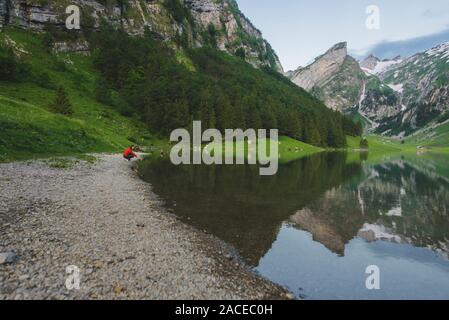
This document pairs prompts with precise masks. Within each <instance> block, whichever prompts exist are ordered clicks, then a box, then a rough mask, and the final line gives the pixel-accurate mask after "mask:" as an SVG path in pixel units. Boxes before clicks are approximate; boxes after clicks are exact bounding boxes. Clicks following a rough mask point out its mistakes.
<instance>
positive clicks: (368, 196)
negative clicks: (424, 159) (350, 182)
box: [362, 161, 449, 250]
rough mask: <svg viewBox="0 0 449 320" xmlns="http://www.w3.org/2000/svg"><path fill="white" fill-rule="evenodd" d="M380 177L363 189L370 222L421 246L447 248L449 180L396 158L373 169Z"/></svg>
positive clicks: (448, 234) (448, 238)
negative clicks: (394, 160) (395, 160)
mask: <svg viewBox="0 0 449 320" xmlns="http://www.w3.org/2000/svg"><path fill="white" fill-rule="evenodd" d="M374 170H376V171H377V172H378V175H379V177H378V178H377V179H376V180H375V181H373V182H370V183H367V184H366V186H364V187H363V188H362V196H363V198H364V199H365V202H366V204H367V208H368V209H367V214H368V216H369V217H370V221H372V222H376V220H377V224H381V225H383V226H385V227H387V228H388V229H390V230H391V231H392V232H393V233H394V234H397V235H399V236H400V237H401V238H402V241H404V242H407V243H411V244H413V245H415V246H419V247H432V248H433V249H442V250H447V248H446V247H447V245H445V244H444V243H446V244H447V243H448V241H449V216H448V213H449V210H448V208H449V183H448V182H447V181H445V180H444V179H440V178H438V177H437V176H435V175H430V174H428V173H427V172H425V171H420V170H419V169H417V168H414V167H412V166H410V165H409V164H408V163H407V162H404V161H397V162H392V163H389V164H386V165H382V166H376V167H375V168H374Z"/></svg>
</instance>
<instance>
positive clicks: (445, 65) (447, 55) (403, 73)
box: [379, 42, 449, 135]
mask: <svg viewBox="0 0 449 320" xmlns="http://www.w3.org/2000/svg"><path fill="white" fill-rule="evenodd" d="M379 77H380V79H381V80H382V81H383V82H384V83H385V84H387V85H388V86H389V87H391V88H393V89H394V90H395V91H396V93H397V94H398V95H399V97H400V100H401V105H402V108H401V110H399V112H397V113H396V114H395V115H394V116H393V117H389V118H387V119H385V120H384V121H383V124H382V125H381V126H380V127H379V132H382V133H389V134H399V135H404V134H405V135H407V134H409V133H411V132H413V131H415V130H417V129H419V128H422V127H423V126H425V125H427V124H429V123H431V122H434V121H437V122H440V123H442V122H444V121H445V118H448V117H449V42H447V43H443V44H441V45H438V46H436V47H434V48H432V49H430V50H427V51H425V52H421V53H418V54H415V55H413V56H412V57H409V58H406V59H404V60H403V61H401V62H400V63H398V64H395V65H394V66H393V67H391V68H389V69H388V70H386V71H384V72H382V73H380V74H379Z"/></svg>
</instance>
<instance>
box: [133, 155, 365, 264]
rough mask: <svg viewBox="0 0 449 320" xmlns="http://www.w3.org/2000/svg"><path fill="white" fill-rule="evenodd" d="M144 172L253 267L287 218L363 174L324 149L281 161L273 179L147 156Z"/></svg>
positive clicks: (184, 213)
mask: <svg viewBox="0 0 449 320" xmlns="http://www.w3.org/2000/svg"><path fill="white" fill-rule="evenodd" d="M141 172H142V176H143V178H144V179H146V180H147V181H149V182H151V183H152V185H153V188H154V192H155V193H156V194H158V195H159V196H160V197H161V198H162V199H163V200H165V201H166V204H167V206H169V207H172V208H174V210H175V212H176V213H177V214H178V215H179V216H181V217H184V218H187V217H190V218H191V221H192V223H194V224H195V225H196V226H198V227H199V228H201V229H207V230H208V231H209V232H212V233H213V234H215V235H217V236H218V237H220V238H221V239H223V240H225V241H227V242H229V243H231V244H232V245H234V246H235V247H236V248H237V249H238V250H239V252H240V254H241V255H242V256H243V257H244V258H246V260H247V261H248V262H249V263H250V264H251V265H254V266H255V265H257V263H258V261H259V259H260V258H261V257H262V256H263V255H264V254H265V253H266V252H267V251H268V249H269V248H270V247H271V245H272V243H273V242H274V241H275V240H276V236H277V233H278V231H279V228H280V226H281V225H282V223H283V222H284V221H286V220H288V218H289V216H291V215H292V214H294V213H295V212H297V211H298V210H300V209H301V208H303V207H304V206H305V205H307V204H308V203H311V202H313V201H315V200H316V199H318V198H319V197H320V196H321V195H323V193H325V192H326V191H327V190H332V189H335V188H337V187H338V186H340V185H341V184H342V183H343V182H344V181H346V180H347V179H349V178H351V177H354V176H357V175H360V174H361V166H360V165H359V164H347V163H346V155H345V154H343V153H323V154H317V155H313V156H311V157H308V158H304V159H300V160H298V161H295V162H291V163H288V164H286V165H283V166H281V167H280V168H279V172H278V174H277V175H275V176H272V177H266V176H265V177H262V176H260V175H259V170H258V167H256V166H179V167H175V166H172V165H171V164H170V163H168V162H167V161H166V160H161V159H153V160H147V161H146V162H144V163H143V164H142V167H141ZM175 204H176V206H175Z"/></svg>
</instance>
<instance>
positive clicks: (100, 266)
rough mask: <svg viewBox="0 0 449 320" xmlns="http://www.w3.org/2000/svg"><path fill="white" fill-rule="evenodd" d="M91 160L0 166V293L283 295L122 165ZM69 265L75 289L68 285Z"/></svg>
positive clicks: (112, 158)
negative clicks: (165, 205)
mask: <svg viewBox="0 0 449 320" xmlns="http://www.w3.org/2000/svg"><path fill="white" fill-rule="evenodd" d="M96 157H97V158H98V161H96V162H94V163H93V164H90V163H88V162H85V161H78V162H77V163H75V164H74V165H73V167H70V168H65V169H57V168H52V167H51V166H49V164H48V162H45V161H28V162H15V163H7V164H0V255H2V256H0V258H1V259H0V299H278V298H285V297H287V296H288V295H287V294H286V291H285V290H284V289H282V288H280V287H278V286H276V285H274V284H272V283H270V282H268V281H266V280H264V279H262V278H260V277H257V276H256V275H254V274H253V273H252V272H250V271H249V270H247V269H246V268H245V267H244V266H243V265H241V264H240V263H238V262H237V260H235V259H230V258H229V253H230V251H229V250H230V249H229V248H228V247H227V246H226V245H225V244H224V243H223V242H221V241H219V240H218V239H216V238H214V237H213V236H211V235H208V234H206V233H203V232H201V231H199V230H196V229H194V228H193V227H190V226H187V225H185V224H183V223H182V222H180V221H178V220H177V219H176V217H175V216H174V215H173V214H171V213H169V212H167V211H166V210H165V209H164V208H163V207H162V206H161V203H160V201H159V200H158V198H157V196H156V195H155V194H154V193H153V192H152V191H151V185H149V184H147V183H145V182H143V181H141V180H140V179H139V178H138V177H137V174H136V173H135V172H134V171H133V170H132V166H131V164H130V163H128V162H126V161H123V160H122V159H121V157H120V156H118V155H96ZM2 257H3V258H2ZM2 259H3V261H2ZM68 266H76V267H77V268H79V271H80V278H79V279H80V288H79V290H76V289H74V290H68V289H67V287H66V280H67V277H69V276H70V274H68V273H66V271H67V270H66V268H67V267H68Z"/></svg>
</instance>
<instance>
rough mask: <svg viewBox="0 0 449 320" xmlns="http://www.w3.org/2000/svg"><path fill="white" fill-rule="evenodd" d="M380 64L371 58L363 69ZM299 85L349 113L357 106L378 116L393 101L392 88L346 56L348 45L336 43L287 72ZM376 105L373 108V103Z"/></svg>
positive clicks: (372, 116) (392, 103)
mask: <svg viewBox="0 0 449 320" xmlns="http://www.w3.org/2000/svg"><path fill="white" fill-rule="evenodd" d="M379 63H380V61H379V60H377V59H375V58H374V57H373V58H372V59H371V61H366V63H365V66H366V68H372V70H374V69H375V68H376V66H377V65H378V64H379ZM289 77H290V79H291V80H292V81H293V82H294V83H295V84H297V85H298V86H300V87H302V88H304V89H306V90H307V91H309V92H311V93H312V95H314V96H315V97H317V98H318V99H320V100H322V101H323V102H324V103H325V104H326V105H327V106H328V107H329V108H331V109H333V110H338V111H341V112H345V113H347V112H352V111H353V109H354V108H358V109H359V110H360V113H361V114H362V115H363V116H366V117H368V118H372V120H376V119H377V115H378V114H379V109H380V108H381V109H384V110H387V109H389V108H390V107H391V105H394V104H395V103H396V99H395V98H394V93H393V90H392V89H390V88H388V87H387V86H383V85H382V83H380V81H378V79H377V77H376V76H374V73H373V75H372V74H369V73H366V72H364V71H363V70H362V68H361V67H360V66H359V64H358V62H357V61H356V60H355V59H354V58H352V57H351V56H349V55H348V50H347V44H346V43H345V42H342V43H338V44H336V45H335V46H333V47H332V48H331V49H329V50H328V51H327V52H326V53H325V54H323V55H321V56H319V57H318V58H316V59H315V61H314V62H313V63H312V64H311V65H309V66H307V67H305V68H299V69H298V70H296V71H294V72H292V73H290V74H289ZM374 102H375V103H376V106H377V107H373V103H374Z"/></svg>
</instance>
